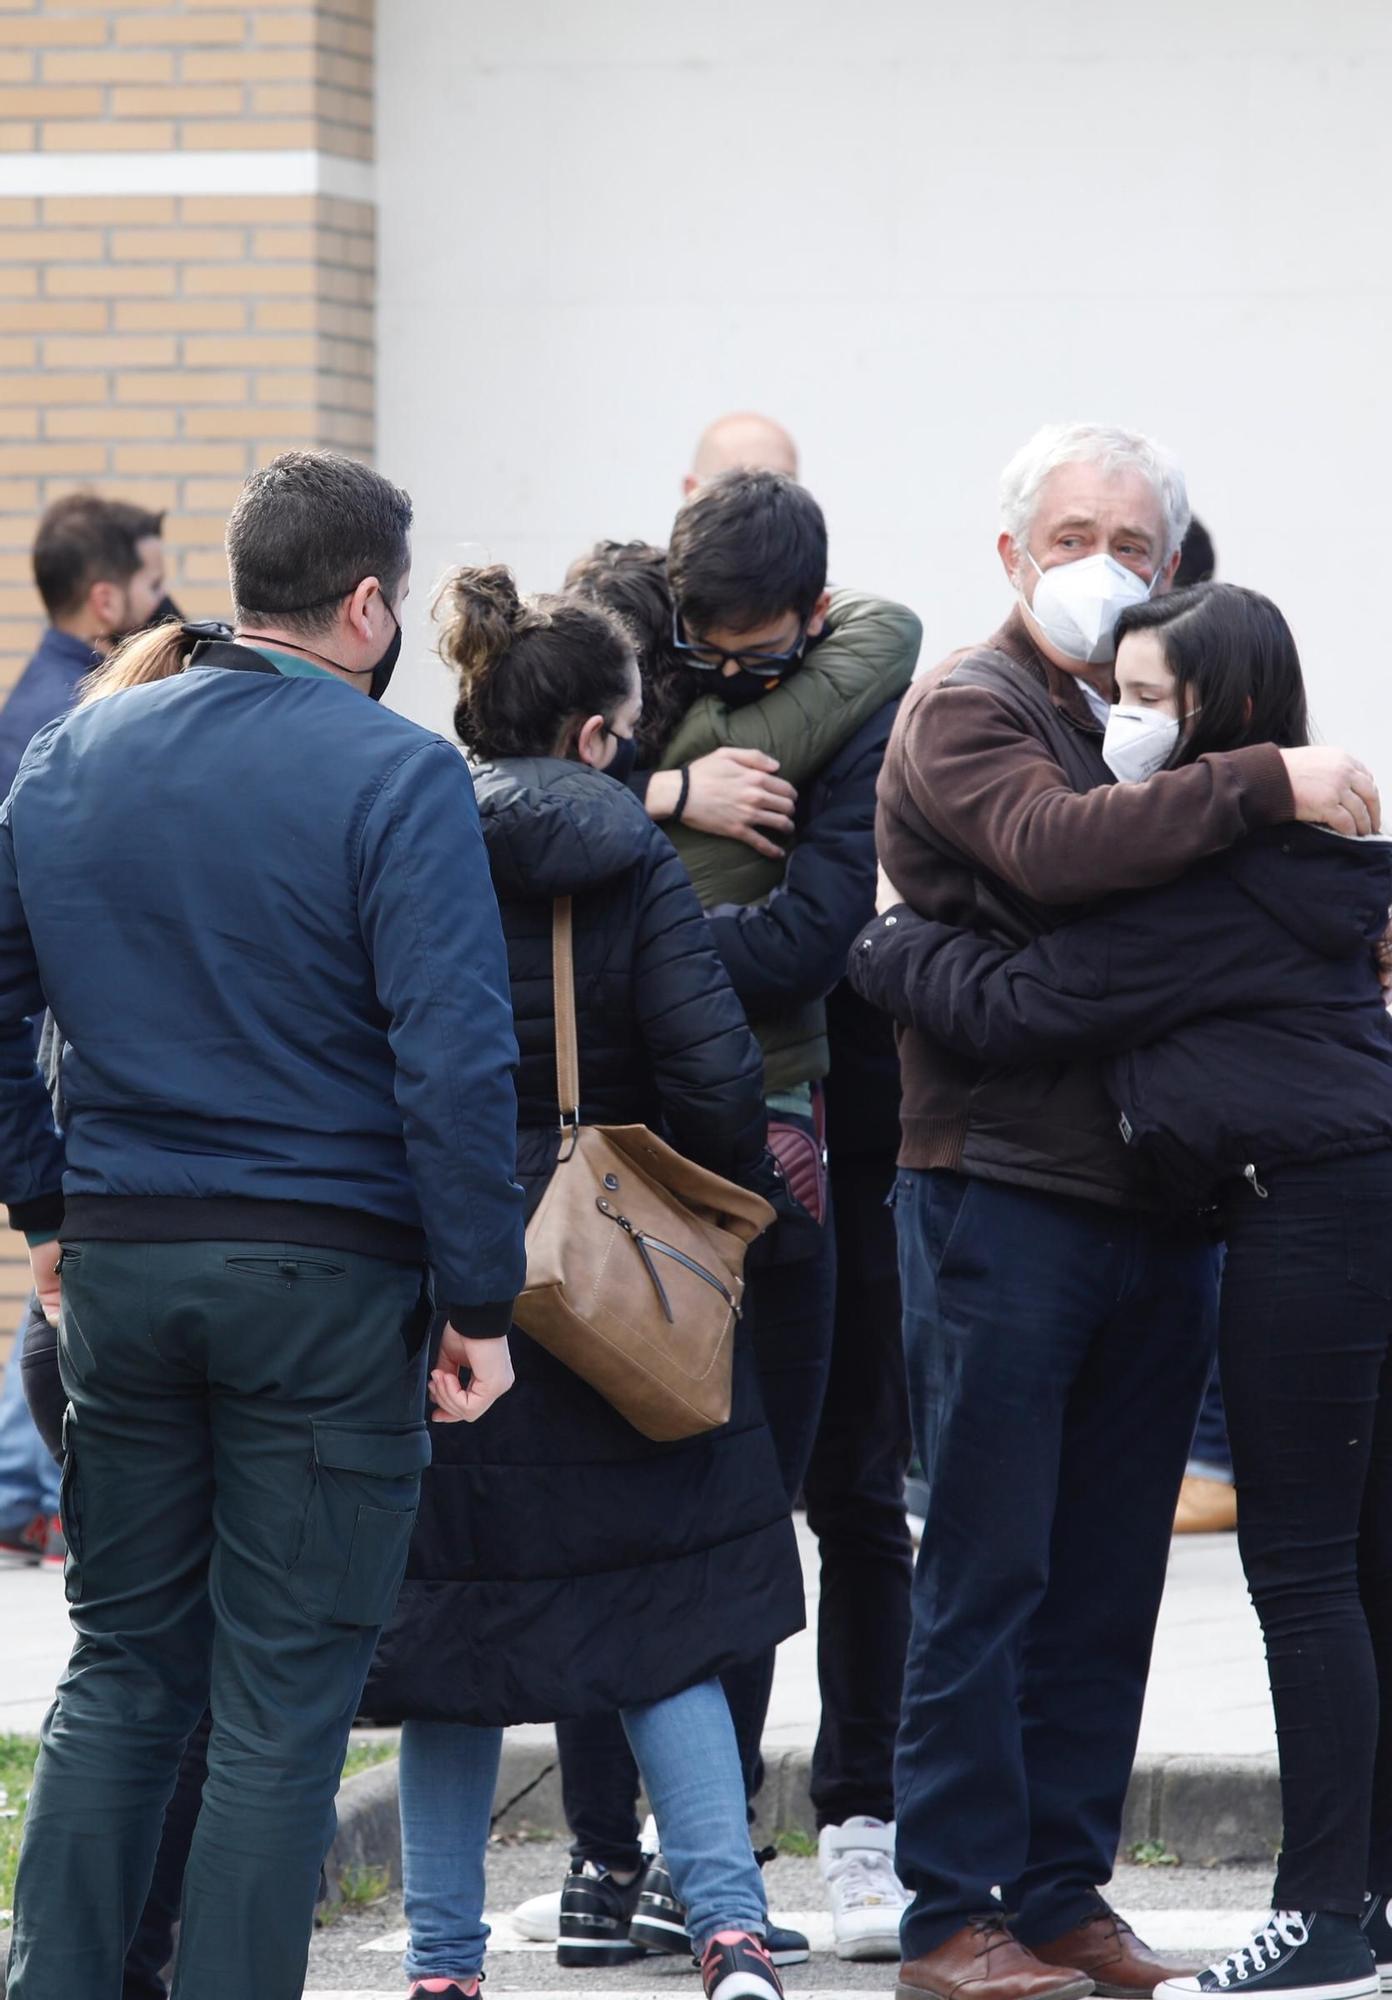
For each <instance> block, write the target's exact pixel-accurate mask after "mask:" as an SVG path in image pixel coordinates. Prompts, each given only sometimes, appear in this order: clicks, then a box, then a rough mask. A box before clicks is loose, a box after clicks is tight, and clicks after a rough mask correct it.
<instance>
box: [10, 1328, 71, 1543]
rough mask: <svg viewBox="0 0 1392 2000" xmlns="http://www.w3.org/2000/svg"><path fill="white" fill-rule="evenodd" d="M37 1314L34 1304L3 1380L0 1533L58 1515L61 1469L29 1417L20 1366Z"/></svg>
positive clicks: (18, 1335)
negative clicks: (38, 1517)
mask: <svg viewBox="0 0 1392 2000" xmlns="http://www.w3.org/2000/svg"><path fill="white" fill-rule="evenodd" d="M33 1309H34V1308H33V1302H32V1301H31V1303H30V1305H29V1306H28V1307H26V1308H25V1313H24V1317H23V1319H22V1320H21V1321H20V1323H19V1329H18V1331H17V1333H16V1335H15V1344H14V1347H13V1348H12V1349H11V1352H10V1359H9V1365H8V1366H7V1367H6V1369H5V1372H4V1379H3V1381H0V1529H5V1530H10V1529H14V1528H22V1527H25V1526H27V1525H28V1523H29V1522H30V1521H32V1520H33V1518H34V1516H35V1515H36V1514H56V1513H57V1512H58V1468H57V1466H56V1465H55V1464H54V1463H53V1460H52V1458H51V1457H50V1456H49V1453H48V1450H47V1448H46V1446H45V1445H44V1441H43V1439H42V1438H41V1437H40V1436H39V1433H38V1431H37V1430H36V1429H35V1427H34V1419H33V1418H32V1417H31V1416H30V1414H29V1405H28V1403H27V1402H26V1401H25V1398H24V1385H23V1371H22V1368H21V1366H20V1358H21V1356H22V1354H23V1352H24V1336H25V1333H26V1332H27V1330H28V1326H29V1321H30V1317H31V1313H32V1311H33Z"/></svg>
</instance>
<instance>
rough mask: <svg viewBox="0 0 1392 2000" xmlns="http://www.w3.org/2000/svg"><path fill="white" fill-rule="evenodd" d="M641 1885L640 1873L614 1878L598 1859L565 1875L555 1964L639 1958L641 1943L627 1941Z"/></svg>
mask: <svg viewBox="0 0 1392 2000" xmlns="http://www.w3.org/2000/svg"><path fill="white" fill-rule="evenodd" d="M642 1886H643V1877H642V1876H641V1875H635V1876H634V1878H633V1880H632V1881H631V1882H616V1881H615V1880H614V1878H613V1876H612V1875H611V1874H610V1873H609V1870H608V1869H607V1868H606V1867H605V1866H604V1864H603V1862H601V1861H587V1862H586V1863H585V1864H584V1866H583V1867H582V1868H581V1869H580V1871H579V1873H578V1874H574V1875H567V1877H566V1885H565V1887H564V1889H562V1891H561V1920H560V1928H559V1931H558V1933H557V1937H556V1963H557V1965H568V1966H572V1967H573V1966H584V1965H632V1964H633V1963H634V1961H635V1959H639V1958H642V1957H643V1956H644V1952H643V1947H642V1945H641V1944H636V1943H630V1941H629V1926H630V1924H631V1923H632V1921H633V1912H634V1909H635V1907H636V1905H637V1902H638V1896H639V1892H640V1890H641V1889H642Z"/></svg>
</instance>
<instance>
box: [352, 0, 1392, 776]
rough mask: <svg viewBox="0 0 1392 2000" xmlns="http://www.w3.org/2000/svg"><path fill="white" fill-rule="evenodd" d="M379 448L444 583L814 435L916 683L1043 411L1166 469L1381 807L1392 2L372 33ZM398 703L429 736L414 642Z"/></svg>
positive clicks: (687, 16)
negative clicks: (708, 460)
mask: <svg viewBox="0 0 1392 2000" xmlns="http://www.w3.org/2000/svg"><path fill="white" fill-rule="evenodd" d="M381 18H382V27H383V32H382V34H381V37H380V51H381V53H380V59H379V74H380V102H379V127H378V129H379V146H380V154H381V167H380V198H381V299H382V305H381V321H380V325H381V356H380V405H379V407H380V419H381V422H380V434H381V444H380V455H379V462H380V464H381V465H382V468H383V470H385V471H387V472H389V473H391V474H392V475H393V476H395V477H397V478H399V479H400V480H402V481H403V482H404V483H405V484H406V485H408V486H409V487H410V489H411V490H412V492H413V493H414V495H415V498H416V503H417V510H418V511H417V518H418V524H419V525H418V532H417V578H418V589H417V595H416V598H415V600H414V601H413V602H414V605H415V608H416V610H417V612H418V613H423V611H424V600H425V596H426V590H425V585H426V584H427V583H428V581H429V579H430V578H431V577H432V576H433V575H436V574H438V573H439V571H440V570H441V569H442V568H443V566H444V565H445V564H446V563H447V562H448V561H450V560H451V559H456V558H459V557H461V556H466V557H467V558H468V559H472V560H478V559H479V558H480V557H481V556H482V555H483V554H485V553H486V554H487V555H488V556H489V557H496V558H498V559H501V560H505V561H507V562H509V563H512V564H513V565H514V566H515V567H516V568H517V569H518V571H519V572H520V575H521V577H522V580H523V582H524V584H526V585H527V586H529V587H543V586H554V585H555V584H557V583H558V582H559V580H560V577H561V574H562V571H563V569H564V567H565V564H566V562H567V560H568V559H569V558H570V557H571V556H572V555H574V554H575V553H576V552H578V551H579V550H580V549H581V548H582V547H584V546H585V545H587V544H588V543H589V542H590V541H592V540H594V539H595V538H596V537H597V536H599V535H602V534H613V535H645V536H648V537H651V538H653V539H662V538H663V537H664V535H665V531H666V529H667V527H668V526H669V524H670V520H671V515H672V512H673V510H674V507H675V504H676V501H677V498H678V481H679V478H680V475H681V473H682V472H683V470H684V469H685V465H686V461H687V459H688V456H689V453H690V450H691V446H692V444H693V442H694V440H695V437H696V435H697V433H698V431H699V430H700V428H701V427H702V425H703V424H704V423H705V422H706V421H707V420H708V419H709V418H710V417H713V416H715V415H717V414H719V413H720V412H721V411H723V410H726V409H729V408H732V407H739V406H753V407H755V408H761V409H766V410H768V411H770V412H771V413H772V414H774V415H776V416H778V417H779V418H781V419H782V420H783V421H784V422H785V423H786V424H788V425H789V427H790V428H791V429H792V431H793V432H794V434H795V435H796V436H797V438H798V439H799V441H800V442H801V445H802V448H803V457H804V477H805V479H806V481H807V483H808V484H809V485H810V486H811V487H812V489H813V490H814V491H815V492H816V493H817V495H818V496H819V498H820V499H821V500H822V502H823V505H824V506H825V508H826V511H827V516H828V519H829V522H830V526H831V537H832V563H833V571H834V574H835V576H836V577H838V578H839V579H841V580H842V581H845V582H853V583H856V584H860V585H865V586H869V587H873V588H877V589H881V590H884V591H886V592H890V593H893V594H895V595H898V596H901V597H903V598H906V599H907V600H908V601H909V602H910V603H912V604H913V605H914V606H915V607H916V608H917V609H918V610H919V612H920V613H921V614H922V616H923V620H924V624H925V627H926V632H927V637H926V642H925V652H926V654H927V655H928V656H929V657H937V656H939V655H940V654H942V653H943V652H945V651H947V650H948V649H949V648H950V647H952V646H955V645H959V644H963V643H965V642H967V641H969V640H971V639H974V638H976V637H978V636H980V635H982V634H984V633H985V632H986V631H988V630H989V629H990V628H991V627H992V626H993V625H994V624H995V623H996V622H997V619H998V617H999V615H1000V614H1001V613H1002V611H1003V609H1004V606H1005V591H1004V585H1003V580H1002V577H1001V575H1000V572H999V569H998V568H997V566H996V559H995V555H994V549H993V543H994V537H995V532H996V521H995V482H996V475H997V473H998V470H999V468H1000V466H1001V465H1002V463H1003V462H1004V460H1005V459H1006V458H1007V457H1008V456H1009V454H1010V452H1011V451H1012V450H1013V449H1014V447H1015V446H1016V445H1017V444H1019V443H1020V442H1021V441H1022V440H1023V438H1024V437H1025V436H1027V435H1028V433H1029V432H1030V431H1031V430H1033V429H1034V428H1035V426H1036V425H1037V424H1039V423H1041V422H1043V421H1045V420H1048V419H1053V418H1073V417H1096V418H1100V419H1102V420H1105V421H1110V422H1116V423H1122V424H1129V425H1134V426H1137V427H1139V428H1143V429H1146V430H1150V431H1153V432H1154V433H1155V434H1156V435H1157V436H1158V437H1161V438H1163V439H1164V440H1165V441H1166V442H1168V443H1169V444H1170V445H1172V446H1173V447H1174V449H1175V450H1176V451H1177V452H1178V453H1179V454H1180V456H1181V458H1182V460H1183V462H1184V465H1185V467H1186V469H1187V472H1188V475H1189V479H1190V485H1191V489H1192V492H1193V495H1194V498H1195V501H1196V504H1197V506H1198V508H1199V511H1200V512H1201V513H1202V514H1203V516H1204V517H1205V519H1206V520H1207V521H1208V522H1209V524H1210V526H1211V528H1212V530H1213V533H1214V536H1215V539H1216V541H1217V543H1218V549H1219V556H1220V562H1221V566H1222V573H1223V574H1224V575H1226V576H1228V577H1230V578H1232V579H1234V580H1237V581H1241V582H1245V583H1250V584H1254V585H1257V586H1258V587H1260V588H1262V589H1265V590H1268V591H1270V592H1271V594H1272V595H1273V596H1275V597H1276V599H1277V601H1278V602H1279V603H1280V604H1281V605H1282V606H1283V608H1284V609H1285V610H1286V612H1287V615H1288V616H1289V617H1290V619H1291V621H1292V623H1293V625H1294V626H1295V628H1296V632H1297V635H1298V637H1299V638H1300V640H1301V643H1302V647H1303V650H1304V655H1305V659H1306V664H1307V668H1308V671H1309V676H1310V680H1311V684H1312V688H1313V692H1314V697H1315V705H1316V709H1317V713H1318V717H1319V720H1320V721H1321V723H1322V725H1323V728H1324V732H1325V734H1326V735H1327V736H1329V737H1330V738H1332V739H1334V740H1342V741H1345V742H1348V743H1350V744H1351V745H1353V746H1355V747H1358V748H1360V749H1362V750H1364V751H1365V752H1367V753H1370V754H1371V755H1372V756H1373V757H1374V758H1375V760H1376V761H1377V763H1378V765H1379V767H1380V769H1381V773H1382V777H1383V781H1384V785H1385V787H1386V789H1387V791H1388V793H1389V795H1390V796H1392V643H1389V640H1388V637H1387V636H1386V635H1387V631H1388V627H1389V623H1392V621H1389V618H1388V613H1387V600H1388V594H1389V593H1388V583H1387V570H1388V564H1387V555H1386V551H1387V542H1388V533H1389V499H1388V484H1389V480H1388V468H1389V457H1390V455H1392V439H1390V438H1389V396H1388V388H1387V370H1388V362H1389V356H1390V355H1392V233H1390V232H1389V222H1392V114H1390V113H1389V105H1392V4H1389V0H1171V4H1170V5H1169V6H1166V7H1156V6H1135V7H1118V6H1116V5H1115V4H1114V0H1034V4H1026V0H950V4H948V3H947V0H382V6H381ZM410 639H411V644H410V646H409V649H408V657H407V661H406V663H405V664H404V665H403V668H402V671H401V675H400V685H401V686H402V704H403V706H406V707H409V708H410V709H411V711H412V712H413V713H416V714H418V715H420V716H421V717H422V719H429V720H431V721H435V722H442V721H443V720H444V718H445V717H446V715H447V713H448V688H447V683H446V680H445V676H444V670H443V668H442V667H441V666H440V665H439V663H438V662H436V661H433V660H432V659H431V658H430V656H429V654H428V652H427V650H426V639H425V630H424V624H423V619H421V618H418V619H417V620H415V621H413V625H412V629H411V633H410Z"/></svg>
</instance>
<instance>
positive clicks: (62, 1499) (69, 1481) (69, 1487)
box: [58, 1408, 82, 1604]
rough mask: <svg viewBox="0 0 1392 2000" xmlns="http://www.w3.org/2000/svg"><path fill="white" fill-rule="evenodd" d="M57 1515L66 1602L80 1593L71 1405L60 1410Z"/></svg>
mask: <svg viewBox="0 0 1392 2000" xmlns="http://www.w3.org/2000/svg"><path fill="white" fill-rule="evenodd" d="M58 1518H59V1520H60V1521H61V1522H62V1524H63V1539H64V1541H65V1542H66V1543H67V1545H68V1553H67V1558H66V1560H65V1561H64V1564H63V1594H64V1596H65V1597H66V1598H67V1600H68V1602H69V1604H77V1603H78V1602H79V1601H80V1600H81V1597H82V1486H81V1482H80V1479H79V1476H78V1467H77V1423H76V1420H75V1418H74V1416H73V1413H72V1410H71V1408H69V1409H66V1410H64V1412H63V1471H62V1476H61V1479H60V1481H59V1486H58Z"/></svg>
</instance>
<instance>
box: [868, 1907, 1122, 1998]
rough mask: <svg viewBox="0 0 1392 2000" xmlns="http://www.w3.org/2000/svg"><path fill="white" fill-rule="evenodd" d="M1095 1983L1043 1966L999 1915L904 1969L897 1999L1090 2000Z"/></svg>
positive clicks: (1081, 1975)
mask: <svg viewBox="0 0 1392 2000" xmlns="http://www.w3.org/2000/svg"><path fill="white" fill-rule="evenodd" d="M1091 1991H1092V1981H1091V1979H1089V1978H1088V1976H1087V1974H1086V1973H1083V1972H1077V1971H1075V1970H1074V1969H1073V1968H1072V1967H1070V1966H1060V1965H1058V1964H1057V1963H1055V1964H1054V1965H1041V1964H1040V1962H1039V1960H1038V1959H1037V1958H1036V1957H1035V1956H1034V1955H1033V1953H1032V1952H1028V1951H1026V1950H1025V1947H1024V1946H1023V1945H1022V1944H1021V1943H1019V1941H1018V1940H1017V1939H1016V1938H1013V1937H1012V1936H1011V1934H1010V1932H1009V1930H1007V1928H1006V1926H1005V1924H1004V1923H1003V1921H1002V1920H1001V1919H1000V1918H999V1917H973V1918H972V1920H971V1922H970V1923H969V1924H968V1925H967V1926H966V1928H965V1930H960V1931H957V1932H955V1933H954V1934H953V1936H951V1937H950V1938H948V1939H947V1941H946V1942H945V1943H944V1944H940V1945H939V1946H938V1948H937V1950H936V1951H928V1952H925V1953H924V1954H923V1956H922V1958H911V1959H909V1960H908V1961H907V1962H906V1963H905V1964H904V1965H902V1966H901V1967H900V1968H899V1983H898V1985H897V1986H896V1987H895V1989H894V2000H925V1995H926V1996H927V2000H1087V1995H1088V1994H1089V1993H1091Z"/></svg>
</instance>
